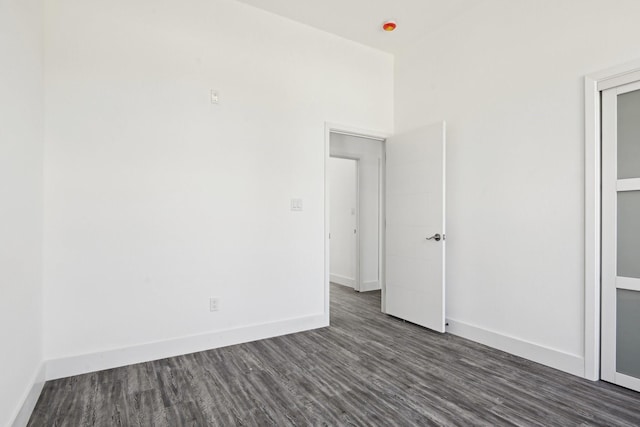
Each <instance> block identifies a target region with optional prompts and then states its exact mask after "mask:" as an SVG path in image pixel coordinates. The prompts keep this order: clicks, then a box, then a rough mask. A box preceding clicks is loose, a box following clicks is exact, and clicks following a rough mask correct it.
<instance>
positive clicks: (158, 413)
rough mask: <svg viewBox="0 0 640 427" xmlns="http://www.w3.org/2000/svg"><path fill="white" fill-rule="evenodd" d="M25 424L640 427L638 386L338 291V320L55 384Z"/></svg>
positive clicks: (334, 310) (334, 291) (334, 292)
mask: <svg viewBox="0 0 640 427" xmlns="http://www.w3.org/2000/svg"><path fill="white" fill-rule="evenodd" d="M29 425H30V426H73V427H79V426H172V427H173V426H234V425H242V426H268V425H277V426H288V425H304V426H306V425H330V426H334V425H356V426H411V425H419V426H427V425H459V426H502V425H519V426H540V425H542V426H588V425H601V426H638V425H640V393H635V392H632V391H630V390H626V389H623V388H620V387H617V386H614V385H611V384H607V383H603V382H591V381H587V380H583V379H580V378H577V377H574V376H572V375H569V374H565V373H562V372H559V371H557V370H554V369H551V368H547V367H545V366H542V365H539V364H536V363H533V362H530V361H527V360H524V359H521V358H519V357H516V356H512V355H509V354H507V353H504V352H501V351H497V350H494V349H491V348H489V347H486V346H483V345H480V344H477V343H474V342H471V341H468V340H465V339H462V338H459V337H455V336H451V335H448V334H444V335H440V334H437V333H434V332H430V331H428V330H425V329H423V328H420V327H417V326H415V325H412V324H409V323H404V322H402V321H401V320H398V319H395V318H392V317H389V316H385V315H383V314H381V313H380V293H379V292H371V293H365V294H358V293H355V292H353V291H352V290H350V289H347V288H344V287H340V286H336V285H332V287H331V327H330V328H324V329H319V330H315V331H309V332H303V333H298V334H292V335H288V336H283V337H278V338H272V339H268V340H262V341H257V342H253V343H248V344H242V345H236V346H232V347H226V348H221V349H217V350H210V351H205V352H201V353H194V354H189V355H185V356H179V357H173V358H170V359H164V360H158V361H155V362H148V363H141V364H137V365H132V366H127V367H123V368H117V369H110V370H107V371H101V372H95V373H91V374H86V375H79V376H75V377H70V378H65V379H60V380H55V381H49V382H47V383H46V385H45V387H44V390H43V392H42V395H41V396H40V400H39V401H38V404H37V406H36V409H35V411H34V413H33V415H32V417H31V421H30V423H29Z"/></svg>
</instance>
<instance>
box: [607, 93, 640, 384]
mask: <svg viewBox="0 0 640 427" xmlns="http://www.w3.org/2000/svg"><path fill="white" fill-rule="evenodd" d="M601 345H602V347H601V355H602V367H601V368H602V369H601V372H602V379H604V380H606V381H609V382H613V383H616V384H618V385H621V386H623V387H628V388H631V389H634V390H637V391H640V82H637V83H631V84H628V85H624V86H619V87H615V88H612V89H608V90H606V91H603V94H602V340H601Z"/></svg>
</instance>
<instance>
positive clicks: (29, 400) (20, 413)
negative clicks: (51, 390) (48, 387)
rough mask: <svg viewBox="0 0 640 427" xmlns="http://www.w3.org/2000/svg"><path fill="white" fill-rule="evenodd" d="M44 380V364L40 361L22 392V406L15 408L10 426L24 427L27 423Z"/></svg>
mask: <svg viewBox="0 0 640 427" xmlns="http://www.w3.org/2000/svg"><path fill="white" fill-rule="evenodd" d="M44 382H45V365H44V363H41V364H40V367H39V368H38V370H37V371H36V373H35V374H34V375H33V378H32V379H31V383H30V384H31V385H30V386H29V388H28V389H27V390H25V392H24V396H23V397H22V406H21V407H20V408H19V409H18V410H17V412H16V414H15V416H14V417H13V422H12V423H11V426H12V427H24V426H26V425H27V423H28V422H29V418H31V413H32V412H33V409H34V408H35V407H36V403H38V398H39V397H40V393H41V392H42V388H43V387H44Z"/></svg>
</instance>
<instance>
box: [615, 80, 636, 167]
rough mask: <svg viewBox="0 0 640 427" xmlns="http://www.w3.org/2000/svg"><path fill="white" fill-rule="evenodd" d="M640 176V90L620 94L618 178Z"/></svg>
mask: <svg viewBox="0 0 640 427" xmlns="http://www.w3.org/2000/svg"><path fill="white" fill-rule="evenodd" d="M624 178H640V90H636V91H633V92H627V93H623V94H622V95H618V179H624Z"/></svg>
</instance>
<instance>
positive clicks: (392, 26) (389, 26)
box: [382, 21, 398, 32]
mask: <svg viewBox="0 0 640 427" xmlns="http://www.w3.org/2000/svg"><path fill="white" fill-rule="evenodd" d="M397 26H398V24H396V21H387V22H385V23H384V24H382V29H383V30H385V31H389V32H391V31H393V30H395V29H396V27H397Z"/></svg>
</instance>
